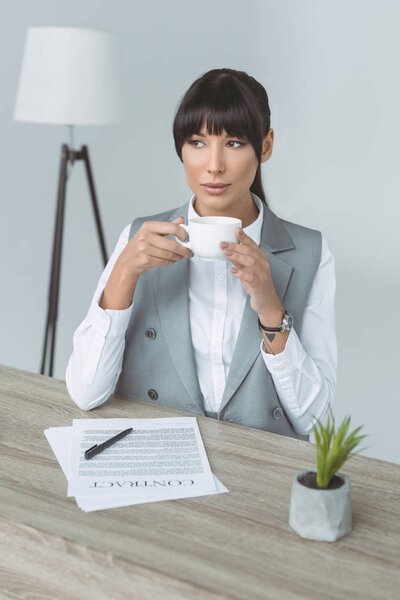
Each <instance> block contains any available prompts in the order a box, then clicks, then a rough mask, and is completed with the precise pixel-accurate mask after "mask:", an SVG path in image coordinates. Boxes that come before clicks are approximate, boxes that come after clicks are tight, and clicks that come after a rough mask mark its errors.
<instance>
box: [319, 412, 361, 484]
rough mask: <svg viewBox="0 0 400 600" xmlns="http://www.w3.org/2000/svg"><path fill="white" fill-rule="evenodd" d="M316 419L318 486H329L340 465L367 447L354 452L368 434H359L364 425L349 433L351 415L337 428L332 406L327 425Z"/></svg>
mask: <svg viewBox="0 0 400 600" xmlns="http://www.w3.org/2000/svg"><path fill="white" fill-rule="evenodd" d="M316 421H317V423H316V424H315V425H314V427H313V431H314V435H315V442H316V452H317V486H318V487H319V488H327V487H328V485H329V483H330V482H331V479H332V477H333V476H334V475H335V473H336V472H337V471H338V470H339V469H340V467H341V466H342V465H343V464H344V463H345V462H346V461H347V460H348V459H349V458H350V457H351V456H354V455H355V454H359V453H360V452H361V451H362V450H365V448H361V449H360V450H358V451H357V452H354V449H355V448H356V447H357V446H358V445H359V443H360V442H361V440H363V439H364V438H365V437H367V435H358V433H359V431H360V429H361V428H362V427H363V425H360V427H356V429H354V430H353V431H350V433H349V427H350V417H349V416H347V417H345V418H344V419H343V421H342V423H341V424H340V426H339V428H338V429H337V430H336V425H335V417H334V416H333V412H332V409H331V408H330V414H329V415H328V419H327V421H326V424H325V425H323V424H322V423H321V421H320V420H319V419H316Z"/></svg>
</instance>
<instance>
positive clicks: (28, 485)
mask: <svg viewBox="0 0 400 600" xmlns="http://www.w3.org/2000/svg"><path fill="white" fill-rule="evenodd" d="M0 411H1V420H0V423H1V427H0V443H1V513H0V558H1V561H0V563H1V564H0V597H1V598H35V599H36V598H40V599H47V598H48V599H51V600H54V599H57V600H58V599H64V598H68V599H71V600H77V599H79V600H82V599H85V598H88V599H90V600H98V599H101V598H108V599H110V600H117V599H120V598H127V599H128V598H129V599H132V598H134V599H136V598H138V599H140V600H146V599H149V600H156V599H158V598H162V599H163V600H168V599H172V600H180V599H185V600H191V599H198V598H201V599H216V598H221V599H222V598H225V599H226V598H235V599H240V600H253V599H259V598H262V599H268V598H272V599H279V600H281V599H282V600H291V599H295V598H315V599H318V600H327V599H330V598H340V599H347V598H352V599H356V598H360V599H361V598H362V599H363V600H365V599H368V598H377V599H379V600H392V599H393V600H394V599H396V598H400V467H399V466H397V465H394V464H391V463H388V462H385V461H381V460H373V459H370V458H365V457H354V458H352V459H351V460H350V461H349V462H348V463H347V465H346V467H345V469H344V471H345V472H346V473H348V474H349V475H350V476H351V481H352V499H353V527H354V530H353V532H352V534H351V535H349V536H347V537H345V538H342V539H341V540H339V541H337V542H335V543H328V542H313V541H308V540H303V539H301V538H300V537H298V536H297V535H296V534H295V533H294V532H293V531H292V530H291V529H290V527H289V525H288V510H289V498H290V487H291V478H292V475H293V473H294V471H296V470H298V469H301V468H313V466H314V446H313V445H312V444H309V443H307V442H303V441H300V440H295V439H291V438H285V437H282V436H279V435H275V434H270V433H265V432H262V431H259V430H256V429H250V428H246V427H241V426H238V425H231V424H228V423H222V422H218V421H215V420H213V419H207V418H204V417H200V418H199V419H198V422H199V427H200V430H201V433H202V436H203V440H204V444H205V447H206V450H207V454H208V458H209V461H210V464H211V468H212V470H213V472H214V473H215V474H216V475H217V476H218V477H219V478H220V479H221V481H222V482H223V483H224V484H225V485H226V486H227V487H228V489H229V490H230V493H228V494H221V495H216V496H206V497H199V498H191V499H185V500H173V501H167V502H157V503H154V504H143V505H139V506H131V507H127V508H117V509H112V510H107V511H100V512H94V513H84V512H82V511H80V510H79V509H78V507H77V506H76V504H75V501H74V499H73V498H67V497H66V489H67V484H66V480H65V478H64V475H63V473H62V471H61V468H60V467H59V465H58V463H57V460H56V458H55V456H54V455H53V452H52V450H51V449H50V446H49V445H48V443H47V440H46V438H45V437H44V435H43V430H44V429H45V428H47V427H49V426H61V425H64V426H65V425H71V424H72V419H73V418H88V413H86V412H82V411H80V410H79V409H78V408H77V407H76V406H75V405H74V404H73V402H72V401H71V400H70V399H69V397H68V394H67V391H66V388H65V383H64V382H63V381H59V380H56V379H51V378H48V377H44V376H40V375H35V374H32V373H27V372H25V371H20V370H17V369H12V368H10V367H0ZM89 414H90V417H93V418H96V417H98V418H104V417H160V416H161V417H163V416H176V415H177V414H183V413H177V412H176V411H173V410H166V409H162V408H160V407H157V405H150V404H147V403H142V402H133V401H128V400H123V399H121V398H113V399H112V400H110V401H109V402H108V403H107V404H106V405H105V406H103V407H101V408H99V409H96V410H95V411H92V412H91V413H89Z"/></svg>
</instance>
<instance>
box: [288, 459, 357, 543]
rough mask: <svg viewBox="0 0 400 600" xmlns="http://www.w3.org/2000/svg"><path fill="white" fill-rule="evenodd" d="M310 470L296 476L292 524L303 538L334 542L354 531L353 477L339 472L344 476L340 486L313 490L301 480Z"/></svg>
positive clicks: (291, 500) (292, 497) (291, 516)
mask: <svg viewBox="0 0 400 600" xmlns="http://www.w3.org/2000/svg"><path fill="white" fill-rule="evenodd" d="M307 472H308V471H298V472H297V473H295V475H294V476H293V482H292V495H291V499H290V513H289V525H290V527H291V528H292V529H294V530H295V532H296V533H298V534H299V535H300V536H301V537H303V538H306V539H309V540H320V541H325V542H334V541H336V540H338V539H339V538H341V537H343V536H345V535H347V534H348V533H350V532H351V497H350V479H349V477H348V476H347V475H344V474H343V473H336V475H338V476H339V477H341V478H342V479H344V484H343V485H342V486H341V487H340V488H337V489H331V490H328V489H326V490H325V489H313V488H310V487H306V486H305V485H303V484H301V483H300V482H299V480H298V478H299V477H301V476H302V475H304V474H305V473H307Z"/></svg>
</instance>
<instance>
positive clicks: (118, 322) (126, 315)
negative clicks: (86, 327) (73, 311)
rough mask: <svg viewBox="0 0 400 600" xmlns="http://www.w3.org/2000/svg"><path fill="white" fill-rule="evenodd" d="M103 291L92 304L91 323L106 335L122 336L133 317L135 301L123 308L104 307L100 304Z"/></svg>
mask: <svg viewBox="0 0 400 600" xmlns="http://www.w3.org/2000/svg"><path fill="white" fill-rule="evenodd" d="M102 293H103V291H101V293H100V295H99V296H98V298H97V299H96V300H95V302H93V304H92V307H91V310H90V321H91V324H92V326H93V327H94V328H95V329H96V330H97V331H99V332H100V333H101V334H102V335H103V336H104V337H106V336H108V337H122V336H124V335H125V333H126V330H127V327H128V324H129V320H130V318H131V314H132V308H133V302H132V304H131V305H130V306H129V307H128V308H125V309H122V310H113V309H111V308H106V309H103V308H101V307H100V306H99V301H100V298H101V295H102Z"/></svg>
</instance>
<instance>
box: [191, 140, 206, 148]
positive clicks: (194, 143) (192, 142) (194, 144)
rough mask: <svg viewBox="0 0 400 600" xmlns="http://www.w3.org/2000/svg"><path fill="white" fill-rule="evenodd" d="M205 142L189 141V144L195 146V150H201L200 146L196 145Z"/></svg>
mask: <svg viewBox="0 0 400 600" xmlns="http://www.w3.org/2000/svg"><path fill="white" fill-rule="evenodd" d="M202 143H203V142H202V141H201V140H189V144H190V145H191V146H194V147H195V148H199V146H196V144H202Z"/></svg>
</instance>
